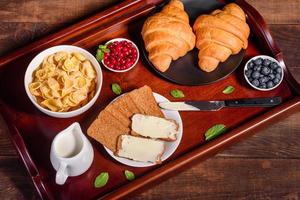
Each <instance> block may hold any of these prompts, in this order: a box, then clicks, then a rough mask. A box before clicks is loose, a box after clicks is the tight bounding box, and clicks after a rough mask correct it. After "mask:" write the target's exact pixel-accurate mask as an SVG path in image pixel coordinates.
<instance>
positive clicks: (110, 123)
mask: <svg viewBox="0 0 300 200" xmlns="http://www.w3.org/2000/svg"><path fill="white" fill-rule="evenodd" d="M129 132H130V129H129V128H128V127H126V126H124V125H122V124H121V123H120V122H119V121H117V120H116V119H115V118H114V117H113V116H112V115H111V114H110V113H109V112H107V110H103V111H101V112H100V114H99V116H98V117H97V119H96V120H95V121H94V122H93V123H92V124H91V125H90V127H89V128H88V130H87V134H88V135H89V136H90V137H92V138H94V139H95V140H97V141H98V142H100V143H101V144H103V145H104V146H105V147H107V148H108V149H110V150H111V151H113V152H115V151H116V150H117V142H118V137H119V136H120V135H123V134H129Z"/></svg>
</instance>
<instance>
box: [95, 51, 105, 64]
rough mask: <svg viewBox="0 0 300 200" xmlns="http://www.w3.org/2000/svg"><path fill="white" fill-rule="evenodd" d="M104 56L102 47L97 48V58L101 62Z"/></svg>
mask: <svg viewBox="0 0 300 200" xmlns="http://www.w3.org/2000/svg"><path fill="white" fill-rule="evenodd" d="M103 57H104V52H103V51H101V50H100V49H98V50H97V54H96V59H97V60H98V61H99V62H100V61H101V60H102V59H103Z"/></svg>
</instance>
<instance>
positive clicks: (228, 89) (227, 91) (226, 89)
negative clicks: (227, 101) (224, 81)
mask: <svg viewBox="0 0 300 200" xmlns="http://www.w3.org/2000/svg"><path fill="white" fill-rule="evenodd" d="M234 90H235V88H234V87H233V86H231V85H230V86H227V87H226V88H225V89H224V90H223V94H230V93H232V92H233V91H234Z"/></svg>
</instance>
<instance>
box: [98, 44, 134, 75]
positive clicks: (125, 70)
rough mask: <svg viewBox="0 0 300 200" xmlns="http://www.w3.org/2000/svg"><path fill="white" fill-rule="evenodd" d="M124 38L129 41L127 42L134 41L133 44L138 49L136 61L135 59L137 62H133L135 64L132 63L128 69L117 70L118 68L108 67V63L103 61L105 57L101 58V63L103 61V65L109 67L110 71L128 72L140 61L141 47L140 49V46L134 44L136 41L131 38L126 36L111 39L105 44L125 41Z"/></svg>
mask: <svg viewBox="0 0 300 200" xmlns="http://www.w3.org/2000/svg"><path fill="white" fill-rule="evenodd" d="M124 40H125V41H127V42H130V43H132V45H133V46H134V48H135V49H136V51H137V57H136V61H135V62H134V63H133V65H132V66H131V67H129V68H128V69H124V70H116V69H112V68H110V67H108V66H107V65H106V64H104V61H103V59H102V60H101V63H102V65H103V66H104V67H105V68H106V69H108V70H110V71H113V72H118V73H123V72H127V71H129V70H131V69H132V68H133V67H134V66H135V65H136V63H137V62H138V61H139V57H140V52H139V49H138V47H137V46H136V45H135V44H134V42H132V41H131V40H128V39H126V38H115V39H112V40H109V41H108V42H106V43H105V44H108V43H111V42H119V41H124Z"/></svg>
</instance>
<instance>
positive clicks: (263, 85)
mask: <svg viewBox="0 0 300 200" xmlns="http://www.w3.org/2000/svg"><path fill="white" fill-rule="evenodd" d="M259 87H260V88H262V89H266V88H267V84H265V83H263V84H260V85H259Z"/></svg>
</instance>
